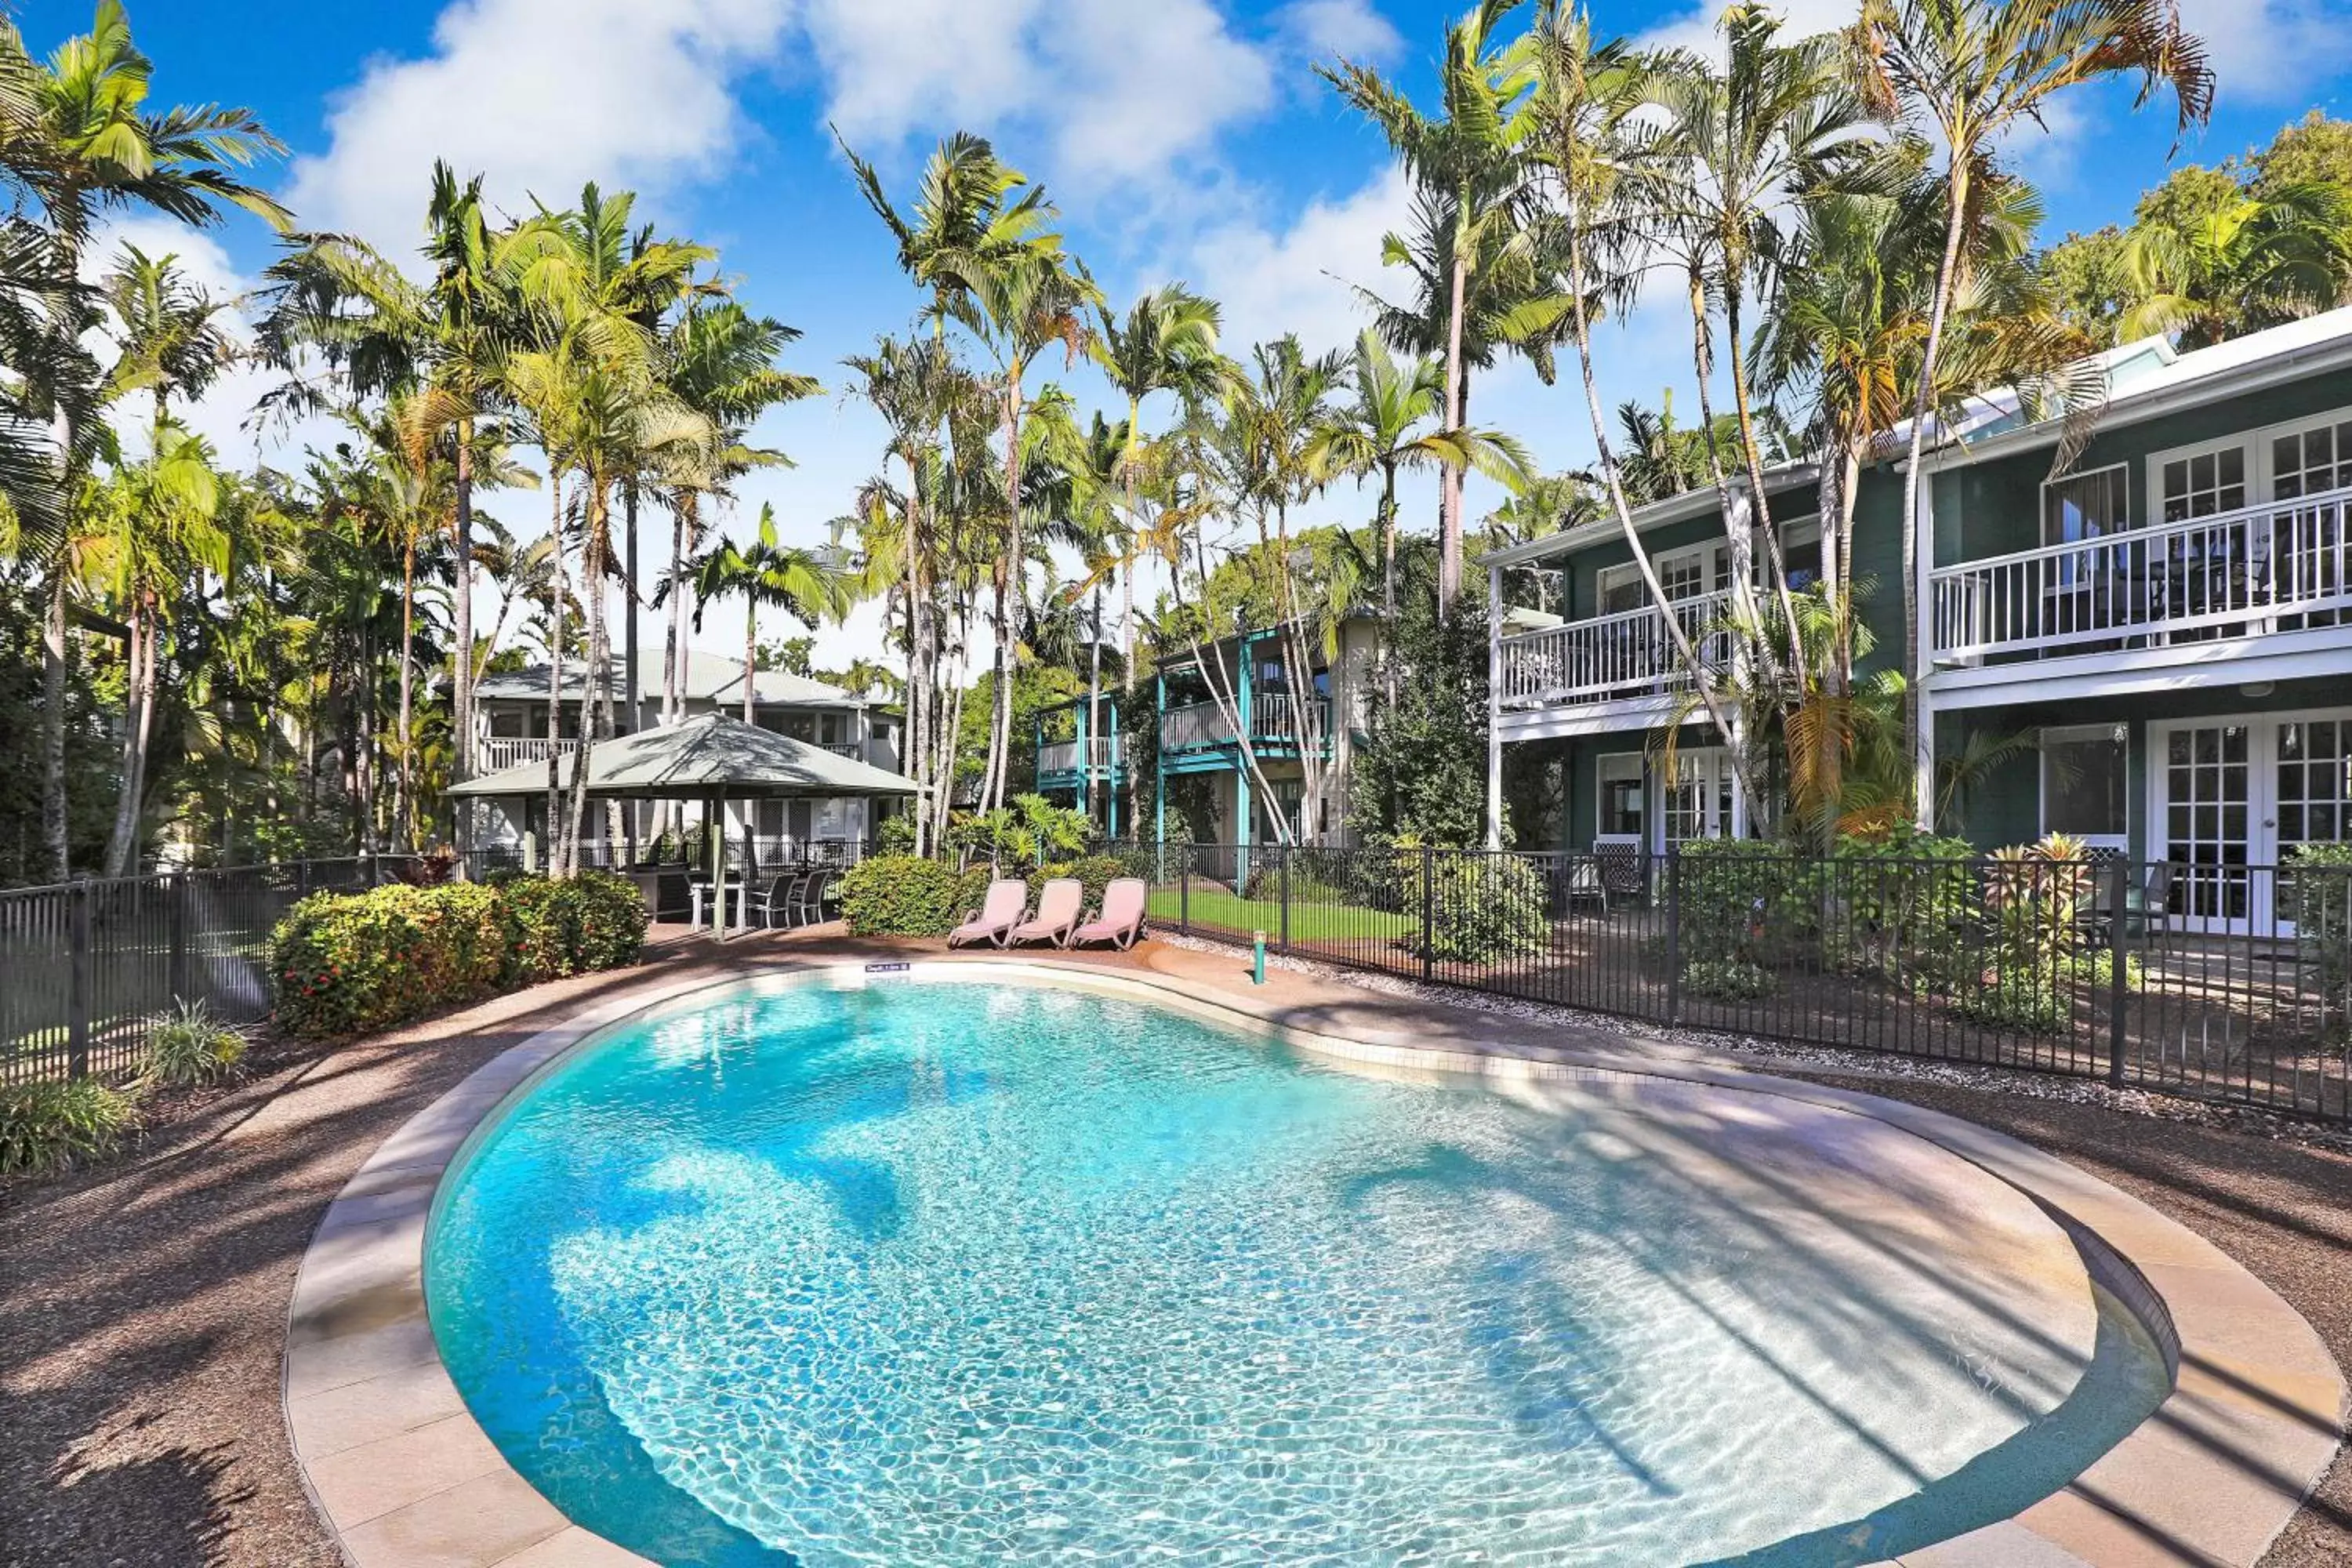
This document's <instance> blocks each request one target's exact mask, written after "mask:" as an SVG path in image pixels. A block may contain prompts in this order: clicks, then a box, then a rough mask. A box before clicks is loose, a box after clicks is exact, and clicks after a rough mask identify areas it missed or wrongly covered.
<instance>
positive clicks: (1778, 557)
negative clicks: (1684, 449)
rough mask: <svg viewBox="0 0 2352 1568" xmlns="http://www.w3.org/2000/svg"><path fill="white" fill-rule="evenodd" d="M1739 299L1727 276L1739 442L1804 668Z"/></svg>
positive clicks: (1795, 662)
mask: <svg viewBox="0 0 2352 1568" xmlns="http://www.w3.org/2000/svg"><path fill="white" fill-rule="evenodd" d="M1739 300H1740V289H1739V285H1738V280H1737V279H1727V280H1726V283H1725V287H1724V291H1723V326H1724V336H1725V338H1726V339H1727V347H1726V349H1725V353H1726V354H1727V357H1728V359H1729V361H1730V364H1731V401H1732V405H1733V407H1734V408H1735V409H1736V410H1737V412H1738V416H1739V445H1740V447H1741V449H1742V451H1743V453H1744V455H1745V456H1746V458H1747V460H1748V489H1749V490H1750V491H1751V492H1752V504H1753V505H1754V507H1755V509H1756V518H1755V522H1756V527H1757V530H1758V531H1760V532H1761V533H1762V534H1763V535H1764V548H1765V551H1766V553H1767V556H1768V558H1769V560H1770V561H1771V563H1772V588H1773V591H1774V592H1775V593H1777V594H1778V595H1780V615H1781V618H1782V619H1783V620H1784V621H1785V622H1786V624H1787V626H1788V628H1789V668H1790V669H1792V670H1796V669H1802V668H1804V664H1805V649H1804V646H1803V644H1802V643H1801V642H1800V641H1799V640H1798V637H1797V602H1796V600H1795V599H1794V598H1792V597H1791V596H1790V593H1789V563H1788V561H1787V559H1786V558H1785V557H1784V556H1783V555H1782V554H1781V553H1780V527H1779V525H1777V524H1776V523H1774V522H1773V521H1772V503H1771V499H1770V498H1769V496H1767V495H1766V494H1765V493H1764V455H1763V453H1762V452H1761V451H1759V449H1758V447H1757V445H1756V421H1755V417H1754V414H1753V411H1752V409H1751V408H1750V406H1749V398H1748V354H1747V351H1746V350H1745V349H1744V348H1742V347H1741V345H1740V342H1739ZM1702 406H1703V405H1702ZM1714 445H1715V437H1714V432H1713V431H1712V430H1710V431H1709V432H1708V435H1707V446H1708V447H1709V449H1710V450H1712V449H1713V447H1714Z"/></svg>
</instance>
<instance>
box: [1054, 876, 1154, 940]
mask: <svg viewBox="0 0 2352 1568" xmlns="http://www.w3.org/2000/svg"><path fill="white" fill-rule="evenodd" d="M1149 892H1150V889H1148V888H1147V887H1146V886H1145V885H1144V881H1143V879H1142V878H1140V877H1115V878H1113V879H1111V881H1110V883H1109V885H1108V886H1107V887H1105V888H1104V889H1103V901H1102V910H1101V912H1100V913H1098V914H1097V915H1096V916H1095V918H1094V919H1093V920H1091V921H1087V923H1086V924H1084V925H1082V926H1080V927H1079V928H1078V929H1077V930H1076V931H1072V932H1071V933H1070V940H1069V941H1068V942H1066V943H1064V945H1065V946H1067V947H1086V946H1088V945H1090V944H1091V943H1094V942H1108V943H1110V944H1111V945H1112V946H1113V947H1115V948H1117V949H1118V950H1119V952H1126V951H1127V950H1128V949H1129V948H1130V947H1133V946H1134V945H1135V944H1136V942H1137V940H1138V939H1139V938H1140V937H1141V936H1142V935H1143V906H1144V903H1145V899H1146V895H1147V894H1148V893H1149Z"/></svg>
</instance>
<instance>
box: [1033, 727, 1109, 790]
mask: <svg viewBox="0 0 2352 1568" xmlns="http://www.w3.org/2000/svg"><path fill="white" fill-rule="evenodd" d="M1126 761H1127V747H1126V737H1125V736H1123V735H1090V736H1088V737H1087V773H1088V774H1091V775H1092V776H1094V777H1096V778H1098V779H1101V778H1112V777H1117V776H1119V775H1120V774H1121V773H1122V772H1123V771H1124V768H1125V765H1126ZM1083 776H1085V775H1082V774H1081V773H1079V771H1078V742H1076V741H1075V740H1070V741H1047V742H1045V743H1044V744H1043V745H1041V746H1039V747H1038V748H1037V777H1038V778H1039V780H1040V781H1043V780H1045V779H1047V778H1049V777H1050V778H1056V779H1077V778H1080V777H1083Z"/></svg>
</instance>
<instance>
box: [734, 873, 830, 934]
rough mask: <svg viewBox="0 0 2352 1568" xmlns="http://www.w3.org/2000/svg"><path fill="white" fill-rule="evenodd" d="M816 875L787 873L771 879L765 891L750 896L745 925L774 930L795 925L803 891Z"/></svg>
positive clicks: (745, 913) (745, 911) (745, 914)
mask: <svg viewBox="0 0 2352 1568" xmlns="http://www.w3.org/2000/svg"><path fill="white" fill-rule="evenodd" d="M813 876H814V872H808V871H786V872H784V873H783V874H782V875H781V876H777V877H772V878H770V879H769V880H768V884H767V887H766V888H765V889H762V890H761V891H757V892H754V893H752V894H751V895H750V902H749V904H748V906H747V907H746V908H745V910H744V911H743V913H744V921H743V923H744V924H745V925H751V924H755V923H756V924H759V925H763V926H767V927H769V928H770V929H773V928H775V927H777V926H779V925H782V926H786V927H789V926H791V925H793V923H794V911H795V910H796V909H797V908H798V904H799V900H800V898H801V895H802V891H803V889H804V888H805V887H806V886H807V884H808V882H809V879H811V877H813Z"/></svg>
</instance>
